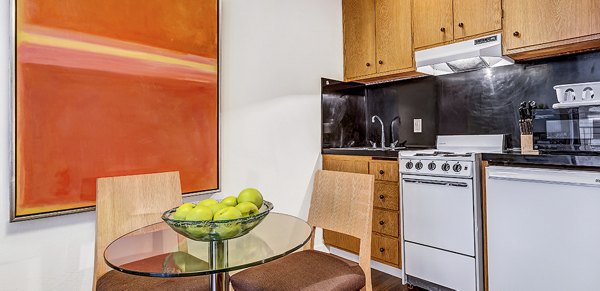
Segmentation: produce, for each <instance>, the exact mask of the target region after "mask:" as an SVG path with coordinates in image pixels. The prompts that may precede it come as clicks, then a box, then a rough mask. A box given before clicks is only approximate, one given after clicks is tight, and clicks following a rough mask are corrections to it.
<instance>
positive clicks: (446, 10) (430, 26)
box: [413, 0, 454, 48]
mask: <svg viewBox="0 0 600 291" xmlns="http://www.w3.org/2000/svg"><path fill="white" fill-rule="evenodd" d="M452 22H453V20H452V0H413V33H414V45H415V48H421V47H427V46H432V45H436V44H441V43H444V42H448V41H452V40H453V39H454V32H453V26H452Z"/></svg>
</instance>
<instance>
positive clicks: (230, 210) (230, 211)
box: [214, 206, 242, 220]
mask: <svg viewBox="0 0 600 291" xmlns="http://www.w3.org/2000/svg"><path fill="white" fill-rule="evenodd" d="M240 217H242V213H241V212H240V211H239V210H238V209H237V208H235V207H233V206H229V207H226V208H223V209H221V210H219V211H218V212H217V213H215V216H214V220H231V219H237V218H240Z"/></svg>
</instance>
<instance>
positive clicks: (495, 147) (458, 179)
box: [399, 135, 504, 291]
mask: <svg viewBox="0 0 600 291" xmlns="http://www.w3.org/2000/svg"><path fill="white" fill-rule="evenodd" d="M503 149H504V136H503V135H473V136H471V135H460V136H438V139H437V149H435V150H422V151H403V152H400V157H399V162H400V176H401V178H400V187H401V191H400V192H401V193H402V195H401V202H400V203H401V213H402V219H401V221H402V239H401V242H402V253H403V254H404V255H403V260H402V270H403V273H404V277H403V280H404V283H405V284H411V285H415V286H419V287H422V288H425V289H429V290H466V291H468V290H473V291H479V290H483V267H482V266H483V265H482V263H483V260H482V258H483V256H482V230H481V225H482V222H481V187H480V183H479V177H480V173H481V172H480V169H479V165H480V163H481V162H480V160H479V155H478V153H481V152H501V151H502V150H503Z"/></svg>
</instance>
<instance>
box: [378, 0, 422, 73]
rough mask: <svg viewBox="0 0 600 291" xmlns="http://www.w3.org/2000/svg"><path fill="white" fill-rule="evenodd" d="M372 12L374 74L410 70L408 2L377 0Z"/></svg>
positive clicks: (410, 37)
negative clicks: (374, 52) (375, 55)
mask: <svg viewBox="0 0 600 291" xmlns="http://www.w3.org/2000/svg"><path fill="white" fill-rule="evenodd" d="M375 8H376V9H375V11H376V13H375V19H376V30H375V31H376V32H375V36H376V42H375V43H376V46H377V72H378V73H383V72H389V71H395V70H401V69H406V68H410V67H412V66H413V58H412V34H411V32H412V27H411V26H412V22H411V17H412V15H411V9H410V0H376V1H375Z"/></svg>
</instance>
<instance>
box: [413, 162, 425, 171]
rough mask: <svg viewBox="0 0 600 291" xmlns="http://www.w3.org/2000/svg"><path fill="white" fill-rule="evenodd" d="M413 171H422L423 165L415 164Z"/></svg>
mask: <svg viewBox="0 0 600 291" xmlns="http://www.w3.org/2000/svg"><path fill="white" fill-rule="evenodd" d="M415 169H417V170H421V169H423V163H421V162H417V164H416V165H415Z"/></svg>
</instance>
